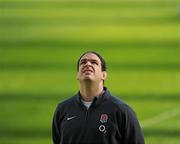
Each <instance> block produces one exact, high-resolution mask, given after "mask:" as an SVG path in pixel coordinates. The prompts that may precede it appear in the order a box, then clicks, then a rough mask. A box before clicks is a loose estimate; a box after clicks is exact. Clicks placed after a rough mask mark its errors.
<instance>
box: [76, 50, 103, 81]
mask: <svg viewBox="0 0 180 144" xmlns="http://www.w3.org/2000/svg"><path fill="white" fill-rule="evenodd" d="M77 79H78V80H79V81H96V82H100V81H103V80H105V79H106V72H105V71H102V68H101V61H100V59H99V57H98V56H96V55H95V54H93V53H87V54H85V55H84V56H83V57H82V58H81V59H80V62H79V71H78V73H77Z"/></svg>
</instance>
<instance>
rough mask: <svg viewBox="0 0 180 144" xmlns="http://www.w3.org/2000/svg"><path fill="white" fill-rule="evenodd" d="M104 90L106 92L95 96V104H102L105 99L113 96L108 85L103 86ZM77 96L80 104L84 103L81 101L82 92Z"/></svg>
mask: <svg viewBox="0 0 180 144" xmlns="http://www.w3.org/2000/svg"><path fill="white" fill-rule="evenodd" d="M103 91H104V92H103V93H102V94H101V95H99V96H96V97H94V99H93V103H92V105H93V106H97V105H99V104H101V103H102V102H103V101H105V100H107V99H108V98H109V97H110V96H111V94H110V92H109V91H108V89H107V88H106V87H104V88H103ZM75 97H76V101H77V102H78V104H80V105H82V102H81V99H82V96H81V94H80V92H78V93H77V94H76V96H75Z"/></svg>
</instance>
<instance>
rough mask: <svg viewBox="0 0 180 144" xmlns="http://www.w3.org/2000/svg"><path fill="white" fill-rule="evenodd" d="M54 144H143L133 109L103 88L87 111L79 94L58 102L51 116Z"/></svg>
mask: <svg viewBox="0 0 180 144" xmlns="http://www.w3.org/2000/svg"><path fill="white" fill-rule="evenodd" d="M52 138H53V142H54V144H144V138H143V134H142V132H141V128H140V126H139V122H138V120H137V118H136V115H135V113H134V112H133V110H132V109H131V108H130V107H129V106H128V105H127V104H125V103H124V102H122V101H121V100H120V99H118V98H116V97H114V96H112V95H111V94H110V92H109V91H108V90H107V89H105V92H104V94H103V95H101V96H99V97H95V98H94V100H93V103H92V104H91V106H90V108H89V109H87V108H86V107H85V106H84V104H83V103H82V102H81V96H80V93H78V94H77V95H75V96H73V97H71V98H69V99H68V100H66V101H64V102H62V103H60V104H59V105H58V106H57V109H56V111H55V114H54V117H53V124H52Z"/></svg>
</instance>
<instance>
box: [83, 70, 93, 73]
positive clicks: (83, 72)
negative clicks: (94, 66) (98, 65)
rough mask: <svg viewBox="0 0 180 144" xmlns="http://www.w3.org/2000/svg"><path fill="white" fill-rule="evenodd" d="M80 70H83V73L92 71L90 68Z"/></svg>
mask: <svg viewBox="0 0 180 144" xmlns="http://www.w3.org/2000/svg"><path fill="white" fill-rule="evenodd" d="M82 72H83V73H92V72H93V71H92V70H90V69H86V70H83V71H82Z"/></svg>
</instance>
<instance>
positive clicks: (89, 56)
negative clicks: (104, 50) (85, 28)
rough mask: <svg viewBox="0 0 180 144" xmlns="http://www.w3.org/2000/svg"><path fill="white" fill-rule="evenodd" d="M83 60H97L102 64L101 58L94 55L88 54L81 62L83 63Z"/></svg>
mask: <svg viewBox="0 0 180 144" xmlns="http://www.w3.org/2000/svg"><path fill="white" fill-rule="evenodd" d="M82 60H96V61H98V62H101V60H100V59H99V57H98V56H97V55H95V54H93V53H87V54H85V55H83V56H82V58H81V59H80V61H82Z"/></svg>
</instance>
